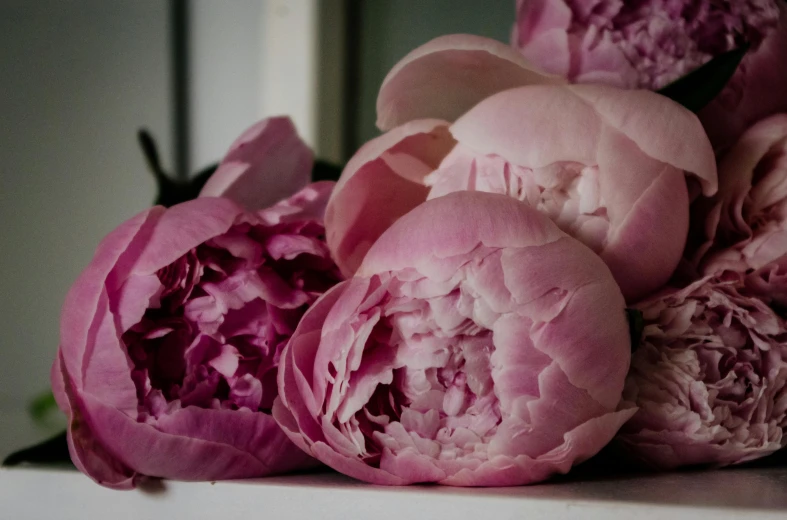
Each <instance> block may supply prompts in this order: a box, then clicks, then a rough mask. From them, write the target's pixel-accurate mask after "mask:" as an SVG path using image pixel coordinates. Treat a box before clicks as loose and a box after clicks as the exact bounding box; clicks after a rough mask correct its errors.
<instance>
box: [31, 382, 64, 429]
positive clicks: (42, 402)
mask: <svg viewBox="0 0 787 520" xmlns="http://www.w3.org/2000/svg"><path fill="white" fill-rule="evenodd" d="M54 410H57V401H55V396H54V395H52V392H51V391H49V390H47V391H46V392H44V393H43V394H40V395H38V396H36V397H35V398H33V400H32V401H30V404H29V405H28V407H27V411H28V413H30V417H32V418H33V421H35V422H37V423H40V422H43V421H44V420H45V419H46V417H47V415H49V412H52V411H54Z"/></svg>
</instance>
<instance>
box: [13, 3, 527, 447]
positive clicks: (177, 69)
mask: <svg viewBox="0 0 787 520" xmlns="http://www.w3.org/2000/svg"><path fill="white" fill-rule="evenodd" d="M513 19H514V0H494V1H489V0H69V1H63V0H35V1H31V0H0V78H2V81H1V82H0V114H2V117H3V121H4V122H3V124H2V127H0V222H2V225H0V247H2V254H1V255H0V295H2V301H0V331H2V333H1V334H2V335H1V336H0V338H1V340H0V458H2V457H4V456H5V455H6V454H8V453H10V452H11V451H14V450H16V449H18V448H20V447H23V446H25V445H29V444H32V443H34V442H38V441H40V440H42V439H44V438H46V437H48V436H50V435H52V434H54V433H57V431H58V430H60V429H62V428H63V427H64V424H65V423H64V421H63V419H62V417H61V416H59V414H49V415H48V416H43V417H40V418H38V419H34V418H33V415H34V414H32V413H31V405H32V403H34V401H35V399H36V397H37V396H40V395H42V394H46V392H47V391H48V388H49V368H50V366H51V363H52V360H53V359H54V356H55V352H56V349H57V342H58V326H59V325H58V320H59V313H60V305H61V304H62V302H63V299H64V297H65V294H66V292H67V290H68V288H69V286H70V285H71V283H72V282H73V281H74V280H75V278H76V277H77V275H78V274H79V272H80V271H81V270H82V269H83V268H84V267H85V266H86V265H87V263H88V262H89V261H90V259H91V257H92V255H93V252H94V250H95V247H96V245H97V244H98V242H99V240H100V239H101V238H102V237H103V236H104V235H105V234H107V233H108V232H109V231H111V230H112V229H113V228H114V227H115V226H117V225H118V224H119V223H120V222H122V221H124V220H125V219H127V218H129V217H131V216H132V215H134V214H136V213H137V212H139V211H141V210H143V209H144V208H146V207H148V206H149V205H150V204H151V203H152V201H153V200H154V198H155V196H156V186H155V182H154V180H153V177H152V176H151V175H150V174H149V172H148V171H147V167H146V164H145V160H144V158H143V155H142V153H141V151H140V149H139V146H138V144H137V140H136V132H137V130H138V129H140V128H143V127H144V128H146V129H148V130H149V131H150V132H151V133H152V134H153V136H154V137H155V138H156V141H157V143H158V145H159V149H160V151H161V154H162V163H163V165H164V167H165V168H166V169H167V170H168V171H170V172H172V174H173V175H177V176H180V177H181V178H183V177H186V176H188V175H189V174H190V173H191V172H196V171H197V170H199V169H200V168H203V167H205V166H207V165H209V164H212V163H215V162H216V161H218V160H219V159H221V157H222V155H223V154H224V152H225V151H226V149H227V148H228V146H229V145H230V143H231V142H232V141H233V140H234V138H235V137H237V136H238V135H239V134H240V133H241V132H242V131H243V130H244V129H245V128H246V127H248V126H249V125H251V124H252V123H254V122H255V121H257V120H258V119H260V118H262V117H266V116H271V115H278V114H289V115H290V116H291V117H292V118H293V119H294V121H295V124H296V126H297V127H298V129H299V132H300V133H301V135H302V137H303V138H304V139H305V140H306V141H307V142H308V143H309V144H310V145H311V146H312V147H313V148H314V149H315V151H316V155H317V156H318V157H320V158H322V159H325V160H327V161H330V162H332V163H335V164H343V163H344V162H345V161H346V160H347V158H348V157H349V156H350V155H352V153H353V151H354V150H355V149H357V147H358V146H359V145H360V144H362V143H363V142H365V141H367V140H368V139H370V138H372V137H374V136H375V135H377V130H376V128H375V126H374V121H375V100H376V96H377V90H378V88H379V86H380V84H381V82H382V80H383V78H384V77H385V75H386V73H387V72H388V70H389V69H390V68H391V67H392V66H393V65H394V64H395V63H396V62H397V61H398V60H399V59H400V58H402V57H403V56H404V55H405V54H407V53H408V52H409V51H410V50H412V49H414V48H415V47H417V46H418V45H421V44H423V43H425V42H427V41H429V40H430V39H432V38H434V37H436V36H440V35H442V34H449V33H458V32H465V33H473V34H479V35H483V36H488V37H492V38H496V39H499V40H502V41H507V40H508V37H509V34H508V28H509V27H510V26H511V24H512V23H513Z"/></svg>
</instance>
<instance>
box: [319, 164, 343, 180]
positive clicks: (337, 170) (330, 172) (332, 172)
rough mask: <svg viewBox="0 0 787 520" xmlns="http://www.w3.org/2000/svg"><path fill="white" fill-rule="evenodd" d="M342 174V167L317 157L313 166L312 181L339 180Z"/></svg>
mask: <svg viewBox="0 0 787 520" xmlns="http://www.w3.org/2000/svg"><path fill="white" fill-rule="evenodd" d="M341 174H342V167H341V166H337V165H335V164H331V163H329V162H326V161H322V160H320V159H317V160H316V161H314V168H312V181H314V182H317V181H337V180H339V176H340V175H341Z"/></svg>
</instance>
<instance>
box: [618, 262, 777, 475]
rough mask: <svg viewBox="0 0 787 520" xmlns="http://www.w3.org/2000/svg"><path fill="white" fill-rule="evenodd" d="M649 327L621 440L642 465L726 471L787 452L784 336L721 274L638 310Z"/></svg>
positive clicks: (736, 282) (739, 282)
mask: <svg viewBox="0 0 787 520" xmlns="http://www.w3.org/2000/svg"><path fill="white" fill-rule="evenodd" d="M638 307H639V308H640V309H641V310H642V312H643V314H644V318H645V322H646V327H645V332H644V339H643V340H642V342H641V343H640V347H639V349H638V350H637V351H636V352H635V353H634V355H633V357H632V362H631V371H630V373H629V376H628V378H627V380H626V389H625V391H624V393H623V395H624V399H627V400H630V401H633V402H634V403H635V404H636V405H637V406H638V407H639V411H638V412H637V413H636V415H634V417H633V418H632V419H631V420H630V421H629V422H628V423H627V424H626V425H625V426H624V427H623V429H622V430H621V432H620V433H619V434H618V438H619V439H620V440H621V441H622V443H623V445H624V446H625V447H626V448H627V449H628V450H629V451H630V452H631V453H632V454H633V455H634V457H636V458H638V459H640V460H641V461H643V462H645V463H646V464H648V465H650V466H653V467H657V468H662V469H669V468H676V467H679V466H690V465H712V466H725V465H729V464H737V463H741V462H745V461H749V460H753V459H756V458H759V457H763V456H766V455H769V454H771V453H773V452H774V451H776V450H778V449H780V448H782V447H784V446H785V445H787V431H786V430H787V345H786V344H785V341H787V330H786V329H785V322H784V321H783V320H782V319H781V318H779V317H778V316H777V315H776V314H775V313H774V312H773V311H772V310H771V309H770V308H769V307H768V306H767V305H766V304H765V303H764V302H762V301H761V300H759V299H757V298H753V297H751V295H750V294H747V288H746V286H745V283H744V275H743V274H741V273H735V272H732V271H726V272H724V273H721V274H719V275H718V276H715V277H706V278H703V279H701V280H698V281H696V282H695V283H693V284H691V285H689V286H688V287H686V288H685V289H680V290H677V289H675V290H668V291H666V292H665V293H664V294H662V295H660V296H658V297H654V298H652V299H650V300H648V301H647V302H643V303H641V304H639V305H638Z"/></svg>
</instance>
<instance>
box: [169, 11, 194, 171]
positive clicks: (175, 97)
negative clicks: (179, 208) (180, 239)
mask: <svg viewBox="0 0 787 520" xmlns="http://www.w3.org/2000/svg"><path fill="white" fill-rule="evenodd" d="M170 13H171V15H170V16H171V20H170V21H171V28H170V37H171V42H170V45H171V49H172V122H173V125H172V131H173V135H172V145H173V147H174V149H175V154H174V155H175V168H174V170H175V175H176V176H177V178H179V179H184V180H185V179H188V178H189V175H190V172H191V165H190V164H189V153H190V148H189V124H190V118H189V48H188V47H189V41H188V40H189V9H188V0H170Z"/></svg>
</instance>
